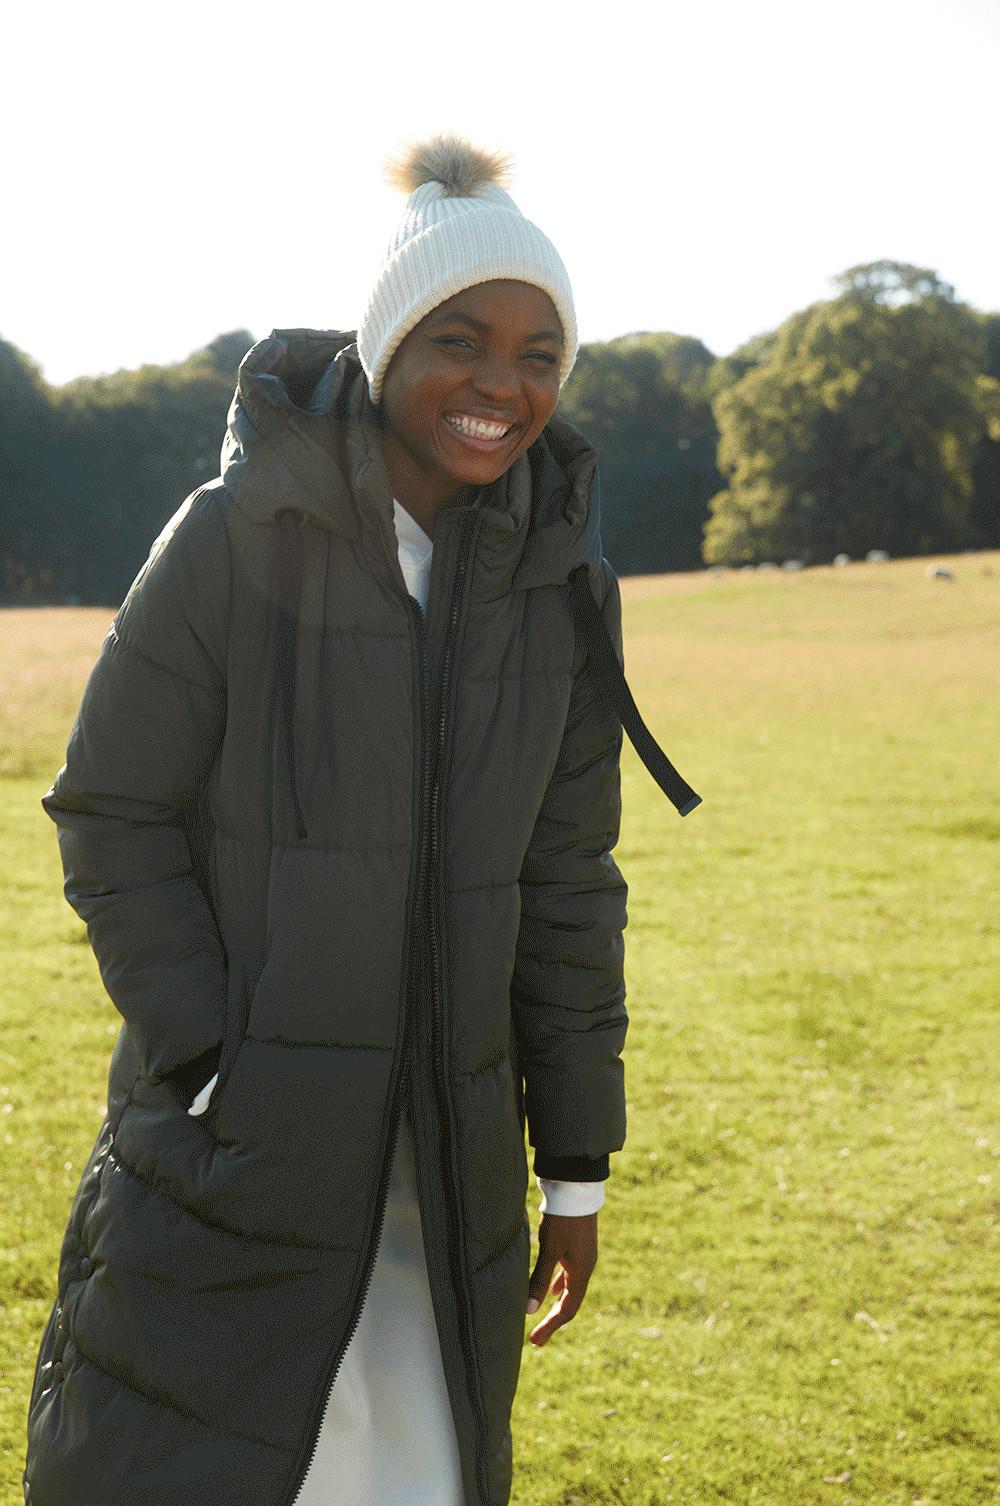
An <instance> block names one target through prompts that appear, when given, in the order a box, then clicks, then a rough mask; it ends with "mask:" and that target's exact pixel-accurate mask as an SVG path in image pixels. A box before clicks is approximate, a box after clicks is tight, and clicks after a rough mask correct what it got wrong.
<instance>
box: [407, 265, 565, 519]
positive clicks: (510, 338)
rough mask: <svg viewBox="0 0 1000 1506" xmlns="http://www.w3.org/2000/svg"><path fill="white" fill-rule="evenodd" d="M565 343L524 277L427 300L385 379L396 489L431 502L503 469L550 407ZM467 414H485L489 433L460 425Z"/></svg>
mask: <svg viewBox="0 0 1000 1506" xmlns="http://www.w3.org/2000/svg"><path fill="white" fill-rule="evenodd" d="M562 342H563V336H562V331H561V328H560V324H559V316H558V314H557V313H556V309H555V305H554V303H553V302H552V299H551V298H550V297H549V295H548V293H545V292H543V291H542V289H541V288H536V287H533V286H532V285H531V284H530V283H526V282H513V281H509V280H503V281H494V282H483V283H479V284H477V285H476V286H475V287H471V288H464V289H463V290H462V291H461V292H460V293H456V294H455V295H454V296H453V297H452V298H449V299H447V301H446V302H444V303H440V304H438V306H437V308H434V309H432V310H431V312H430V313H429V314H428V315H426V317H425V318H424V319H422V320H421V322H420V323H419V324H418V325H416V326H415V327H414V328H413V329H412V330H410V332H409V334H408V335H407V336H406V338H405V339H404V340H403V341H402V342H401V344H400V346H399V348H398V350H396V352H395V353H394V355H393V357H392V360H391V361H390V362H389V367H388V370H387V372H386V375H385V380H384V382H383V385H382V416H383V432H382V442H383V450H384V452H385V459H386V466H387V469H388V471H389V478H390V480H391V482H392V488H393V495H394V496H395V497H396V498H397V499H398V500H399V501H400V502H402V503H403V505H404V506H406V505H408V504H415V505H417V506H420V507H423V508H424V509H433V510H436V509H437V508H438V507H441V506H443V505H444V504H445V503H446V502H450V501H452V500H454V499H456V498H458V499H462V500H465V499H468V498H470V497H471V495H472V493H473V492H474V491H476V490H478V488H479V487H481V486H486V485H488V484H489V483H490V482H491V481H495V480H496V479H497V477H498V476H502V475H503V473H504V471H506V470H508V469H509V467H510V466H511V465H512V464H513V462H514V461H515V460H516V459H517V457H518V455H521V454H522V453H523V452H524V451H525V450H526V449H527V448H528V446H529V445H531V444H533V443H534V441H535V440H536V439H537V438H538V436H539V434H540V433H541V432H542V429H543V428H544V427H545V425H546V424H547V423H548V421H549V419H550V418H551V417H552V414H553V412H554V411H555V407H556V404H557V402H558V401H559V366H560V360H561V355H562ZM463 418H464V419H466V420H467V421H469V420H471V421H475V420H481V421H485V422H487V423H488V424H489V425H490V426H491V428H490V436H491V437H486V438H484V437H482V436H481V435H476V434H472V435H470V434H468V433H462V432H461V425H460V420H461V419H463ZM497 425H500V426H502V428H503V433H502V434H501V435H500V437H499V438H495V437H492V435H493V433H494V431H495V428H496V426H497ZM468 427H469V423H468V422H467V423H466V428H468Z"/></svg>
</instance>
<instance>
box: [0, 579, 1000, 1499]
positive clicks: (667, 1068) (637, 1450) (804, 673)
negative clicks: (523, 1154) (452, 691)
mask: <svg viewBox="0 0 1000 1506" xmlns="http://www.w3.org/2000/svg"><path fill="white" fill-rule="evenodd" d="M925 563H926V562H925V561H923V560H898V561H891V562H889V563H888V564H883V565H854V566H851V567H850V568H848V569H847V570H833V569H815V570H808V571H802V572H798V573H796V574H787V575H786V574H784V573H779V574H775V575H760V576H758V575H750V574H743V573H732V574H729V575H724V576H710V575H707V574H699V575H692V576H662V577H644V578H637V579H633V580H626V581H624V582H623V599H624V617H625V636H626V655H627V669H628V673H629V679H630V683H631V684H632V687H633V690H634V692H635V695H636V698H637V700H638V702H639V705H640V708H641V710H642V712H643V714H644V716H645V718H646V720H647V721H648V723H649V725H650V726H651V728H652V729H653V730H654V732H655V733H656V734H657V736H658V737H659V739H660V740H661V741H662V743H663V745H664V746H665V748H666V750H667V752H668V753H669V754H670V756H671V757H672V758H673V759H674V760H675V762H676V763H677V765H678V767H679V769H680V770H681V772H682V774H684V775H685V777H686V778H687V779H689V780H690V781H691V783H692V784H693V785H694V787H695V789H697V790H698V791H699V793H700V794H702V795H703V796H704V804H703V805H702V806H701V807H699V808H698V810H696V811H695V812H694V813H693V814H692V815H691V816H689V817H687V818H686V819H684V820H683V821H682V820H680V819H679V818H678V817H677V815H676V813H675V812H674V809H673V807H672V806H671V805H670V804H669V803H668V802H667V801H666V800H665V799H664V798H663V796H661V795H660V793H659V791H658V790H657V789H656V787H655V786H654V785H653V783H652V781H651V780H650V778H649V776H648V775H647V773H646V771H645V770H644V769H643V767H642V766H641V764H640V763H639V761H638V759H637V757H636V756H635V754H634V752H633V750H632V748H631V746H630V745H629V744H627V743H626V748H625V753H624V756H623V782H624V802H625V815H624V820H623V830H622V840H621V842H620V844H619V847H618V850H617V857H618V859H619V861H620V864H621V867H622V869H623V872H624V874H625V877H626V879H627V880H628V883H629V890H630V897H629V915H630V920H629V928H628V932H627V935H626V939H627V942H628V949H627V962H626V968H627V982H628V988H629V996H628V1008H629V1014H630V1019H631V1023H630V1028H629V1035H628V1041H627V1043H626V1049H625V1058H624V1059H625V1071H626V1084H627V1090H628V1101H629V1130H628V1140H627V1143H626V1146H625V1149H624V1150H623V1151H621V1152H620V1153H619V1154H617V1155H615V1156H613V1157H612V1163H611V1164H612V1174H611V1179H610V1181H609V1182H608V1184H607V1202H606V1204H605V1207H604V1209H603V1211H602V1213H601V1217H600V1241H601V1246H600V1249H601V1255H600V1262H599V1264H598V1266H597V1269H596V1271H595V1272H594V1276H593V1278H592V1280H591V1283H590V1288H589V1291H588V1293H587V1297H586V1300H585V1302H584V1305H583V1307H582V1308H581V1310H580V1313H579V1314H578V1316H577V1318H576V1319H575V1320H574V1321H573V1322H572V1323H571V1324H569V1325H568V1326H567V1327H565V1328H563V1329H562V1330H560V1331H559V1332H558V1333H557V1334H556V1335H555V1336H554V1338H553V1339H552V1340H551V1341H550V1342H549V1344H548V1345H546V1346H545V1347H544V1348H543V1349H540V1350H536V1349H535V1348H534V1346H532V1345H530V1344H527V1343H526V1345H525V1350H524V1357H523V1362H522V1370H521V1383H520V1387H519V1390H518V1395H517V1401H516V1404H515V1413H514V1443H515V1488H514V1495H513V1502H514V1506H577V1503H580V1506H612V1503H614V1506H665V1503H668V1502H686V1503H692V1506H711V1503H716V1502H734V1503H744V1502H746V1503H751V1502H752V1503H755V1506H756V1503H761V1506H763V1503H768V1506H813V1503H826V1502H836V1503H851V1502H853V1503H855V1506H858V1503H862V1502H863V1503H866V1506H867V1503H886V1506H919V1503H930V1502H934V1503H943V1506H974V1503H980V1502H996V1501H1000V1449H998V1444H997V1437H998V1432H1000V1424H998V1419H1000V1381H998V1378H997V1377H998V1372H1000V1342H998V1325H997V1314H998V1312H1000V1290H998V1287H1000V1280H998V1271H1000V1248H998V1246H1000V1240H998V1229H1000V1220H998V1213H1000V1108H998V1098H997V1090H996V1056H997V1050H996V1048H997V1039H998V1014H1000V1008H998V1000H997V995H998V989H1000V925H998V919H997V915H998V907H997V891H998V887H1000V797H998V793H997V777H996V744H997V740H998V739H997V734H998V732H1000V555H998V554H978V555H964V556H963V555H960V556H956V557H954V558H953V559H952V560H950V561H949V563H950V564H951V566H952V568H953V569H954V570H955V573H956V576H957V579H956V580H955V581H954V582H947V581H937V580H928V579H927V578H926V577H925V576H924V573H923V572H924V564H925ZM110 616H111V613H110V612H109V611H97V612H93V611H90V612H88V611H83V610H72V609H65V610H58V609H57V610H53V611H51V612H41V611H39V612H35V613H28V612H20V611H15V612H10V613H6V614H3V616H2V617H0V623H2V624H3V636H4V639H5V641H6V642H10V643H14V644H15V645H16V648H15V651H14V652H13V654H12V656H11V663H10V665H9V666H8V667H7V668H6V669H5V670H3V671H2V672H0V697H2V699H3V701H4V702H6V706H7V709H8V711H10V710H11V709H12V708H13V710H14V712H15V714H16V715H17V722H18V727H17V733H16V736H15V737H11V736H10V734H8V741H7V742H6V743H3V742H0V768H3V769H6V770H7V772H8V775H9V777H8V778H6V779H5V780H4V781H3V785H2V790H3V815H2V831H3V840H4V852H5V854H6V858H7V861H6V863H5V865H4V877H3V888H4V894H3V899H4V904H3V922H2V923H3V925H4V926H5V928H6V931H5V936H4V942H5V953H4V956H5V965H4V978H3V988H4V1000H5V1002H4V1005H3V1035H2V1040H0V1164H2V1174H3V1185H4V1188H5V1200H4V1207H3V1212H2V1215H0V1217H2V1232H0V1281H2V1287H0V1301H2V1302H3V1305H4V1309H5V1311H4V1313H3V1344H4V1346H5V1350H6V1353H5V1355H4V1359H3V1365H2V1380H0V1450H2V1451H0V1501H2V1502H3V1503H4V1506H7V1503H11V1506H13V1503H19V1502H20V1500H21V1492H20V1486H19V1476H20V1469H21V1464H22V1460H23V1441H24V1408H25V1406H26V1402H27V1393H28V1389H29V1386H30V1379H31V1371H32V1367H33V1365H34V1358H35V1352H36V1349H37V1343H38V1339H39V1336H40V1332H41V1327H42V1324H43V1322H44V1319H45V1316H46V1315H47V1312H48V1307H49V1304H50V1302H51V1299H52V1294H53V1291H54V1279H55V1261H56V1256H57V1251H58V1243H59V1239H60V1237H61V1234H62V1229H63V1225H64V1223H65V1218H66V1214H67V1212H68V1208H69V1200H70V1198H71V1196H72V1193H73V1190H74V1188H75V1186H76V1182H77V1179H78V1177H79V1174H80V1169H81V1166H82V1161H83V1158H84V1157H85V1155H86V1153H87V1151H88V1150H89V1148H90V1145H91V1144H92V1141H93V1137H94V1134H95V1133H96V1130H97V1127H98V1125H99V1123H100V1120H101V1117H102V1114H103V1107H104V1091H105V1084H106V1073H107V1064H108V1053H109V1050H110V1045H111V1043H112V1041H113V1037H114V1035H115V1033H116V1030H117V1026H116V1020H117V1016H116V1015H115V1014H114V1013H113V1010H112V1007H111V1005H110V1004H109V1003H108V1002H107V1000H106V999H105V998H104V995H103V992H102V989H101V986H100V982H99V979H98V975H97V970H96V965H95V963H94V961H93V958H92V956H91V954H90V951H89V948H88V947H87V945H86V940H85V937H84V934H83V927H82V925H80V923H79V922H78V921H77V920H76V918H75V916H74V915H73V914H72V912H71V911H70V910H69V909H68V908H67V906H66V904H65V902H64V901H63V899H62V897H61V870H60V868H59V862H58V853H57V849H56V843H55V830H54V828H53V827H52V825H51V823H50V822H49V821H48V820H47V818H46V817H45V816H44V814H43V813H42V811H41V808H40V806H39V804H38V800H39V797H40V795H41V794H42V793H43V792H44V790H45V788H46V787H47V784H48V782H49V781H50V780H51V778H52V776H53V775H54V773H55V772H56V770H57V768H58V767H59V764H60V763H61V761H62V757H63V749H64V745H65V739H66V734H67V733H68V729H69V723H70V721H71V720H72V714H73V711H74V710H75V706H76V704H77V703H78V701H79V696H80V692H81V690H82V686H83V680H84V678H85V676H86V671H87V668H88V667H89V664H90V663H91V662H92V661H93V658H94V656H95V655H96V653H97V650H98V648H99V646H100V641H101V638H102V637H103V634H104V632H105V631H106V630H107V625H108V622H109V621H110ZM8 627H9V631H8ZM5 725H7V726H9V725H10V723H9V721H6V720H5ZM530 1197H531V1208H530V1211H531V1216H532V1226H533V1228H536V1227H537V1202H538V1194H537V1189H536V1188H535V1186H534V1183H533V1182H532V1185H531V1192H530ZM543 1314H544V1310H543ZM537 1321H538V1320H537V1319H529V1320H526V1332H527V1331H528V1330H529V1328H530V1326H533V1324H534V1323H535V1322H537ZM94 1506H100V1503H97V1502H95V1503H94Z"/></svg>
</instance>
